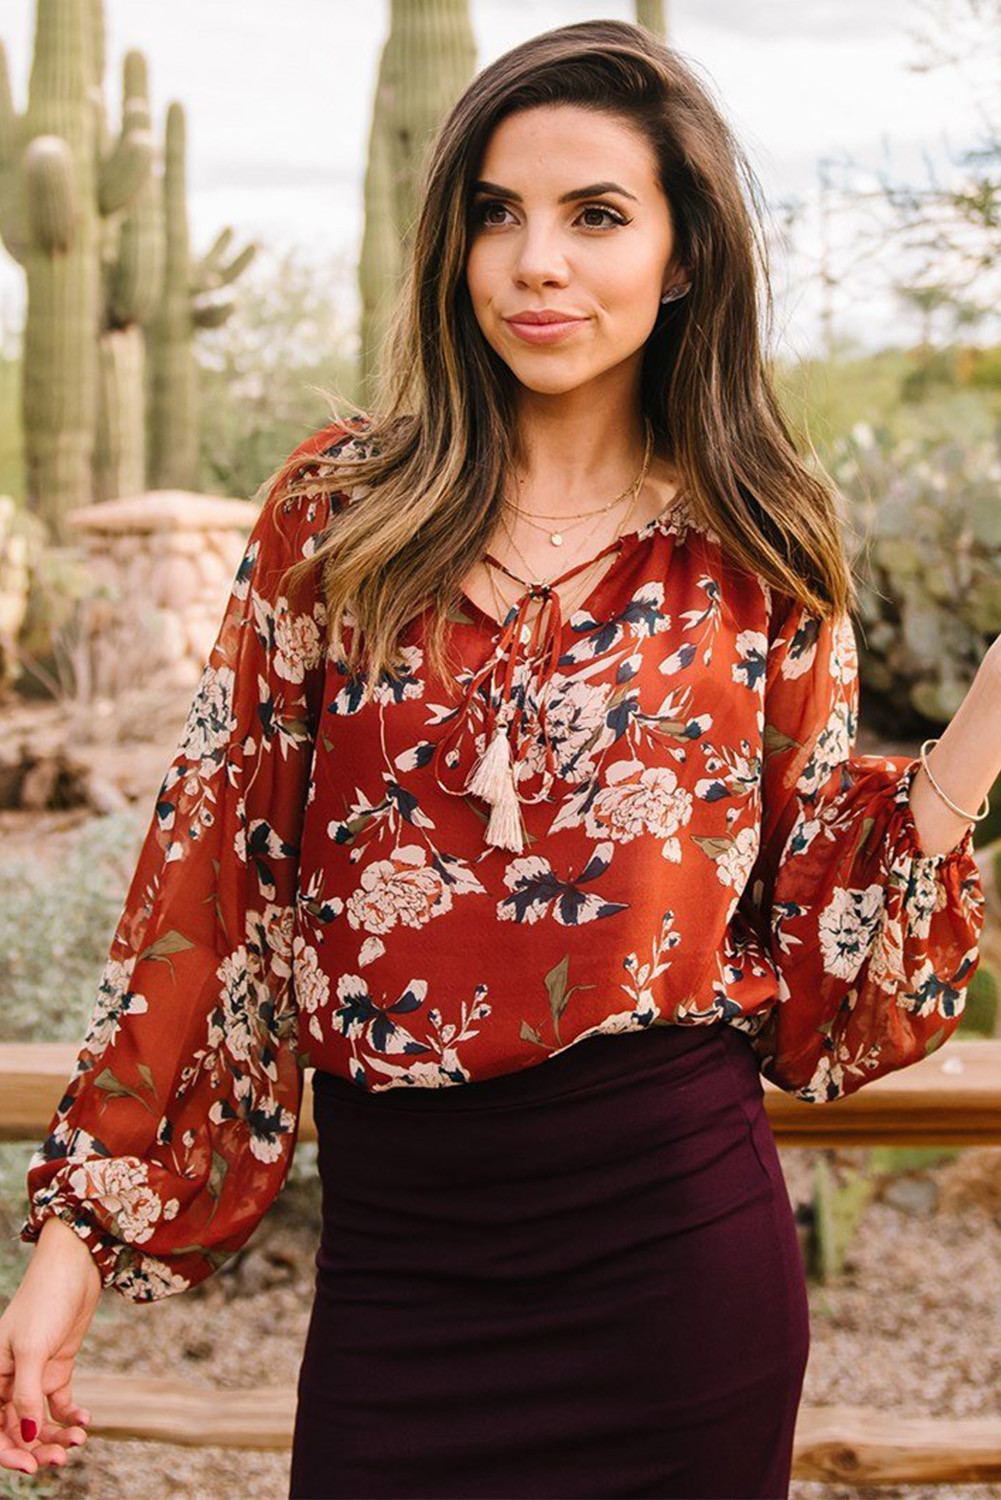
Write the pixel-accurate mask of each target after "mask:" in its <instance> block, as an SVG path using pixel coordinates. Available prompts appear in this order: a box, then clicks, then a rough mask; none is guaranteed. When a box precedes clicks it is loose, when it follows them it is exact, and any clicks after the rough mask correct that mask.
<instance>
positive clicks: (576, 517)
mask: <svg viewBox="0 0 1001 1500" xmlns="http://www.w3.org/2000/svg"><path fill="white" fill-rule="evenodd" d="M643 421H644V426H645V428H646V446H645V451H644V460H643V468H642V470H641V472H642V473H643V474H644V475H645V474H646V471H647V467H648V455H649V451H650V445H651V443H652V440H653V428H652V426H651V423H650V419H649V417H644V419H643ZM514 482H515V484H516V485H518V487H519V488H520V487H521V481H520V480H519V478H518V476H517V475H515V479H514ZM635 483H636V481H635V479H634V480H632V481H631V482H630V483H629V484H627V485H626V487H625V489H624V490H623V491H622V493H621V494H619V495H616V497H615V499H614V500H609V502H608V504H607V505H603V506H601V507H600V509H598V510H578V511H570V512H569V513H568V514H567V515H561V514H560V513H559V512H558V511H544V510H538V511H532V512H529V511H527V510H522V509H521V507H520V506H517V505H515V504H514V503H513V502H512V501H510V500H509V501H507V502H506V505H507V508H508V509H509V510H512V511H513V512H514V513H515V515H517V516H521V517H522V518H523V519H524V520H526V521H527V522H528V524H529V525H530V526H534V527H535V528H536V530H537V531H547V532H549V540H550V542H551V543H552V545H553V546H554V547H562V546H563V538H564V536H565V534H566V533H567V532H568V531H573V530H574V529H575V528H576V527H577V526H582V525H583V524H584V522H585V521H589V520H590V519H591V517H592V516H594V517H597V518H598V520H600V519H601V517H602V516H605V515H607V514H608V512H609V511H610V510H613V509H614V507H615V506H616V505H620V504H621V503H622V501H623V500H624V499H625V498H626V496H627V495H628V494H629V493H630V491H632V490H633V488H634V486H635ZM540 520H550V521H559V522H560V523H561V524H560V526H559V527H558V528H557V530H555V531H553V530H552V529H551V528H550V527H548V526H541V525H540V524H539V522H540ZM567 522H569V523H570V524H569V525H567V524H566V523H567ZM595 525H597V520H596V521H595ZM590 535H591V533H590V532H588V536H590Z"/></svg>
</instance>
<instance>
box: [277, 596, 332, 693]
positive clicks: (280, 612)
mask: <svg viewBox="0 0 1001 1500" xmlns="http://www.w3.org/2000/svg"><path fill="white" fill-rule="evenodd" d="M317 613H318V614H319V613H320V606H318V607H317ZM321 623H322V620H321V621H318V620H317V619H314V617H313V616H312V615H306V614H298V615H296V614H292V613H291V611H290V610H289V603H288V600H287V599H286V598H285V596H284V595H280V596H279V598H278V600H277V602H276V604H275V614H274V658H273V665H274V669H275V672H276V673H277V674H278V676H279V677H281V678H282V679H283V681H285V682H302V680H303V678H304V677H305V675H306V673H307V672H308V671H310V670H311V669H312V668H313V667H315V666H316V664H317V662H318V661H319V660H320V651H321V644H322V641H321V635H320V624H321Z"/></svg>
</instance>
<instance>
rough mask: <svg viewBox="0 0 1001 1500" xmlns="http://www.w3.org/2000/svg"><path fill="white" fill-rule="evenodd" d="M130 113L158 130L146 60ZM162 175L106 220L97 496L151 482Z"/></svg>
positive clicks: (135, 66)
mask: <svg viewBox="0 0 1001 1500" xmlns="http://www.w3.org/2000/svg"><path fill="white" fill-rule="evenodd" d="M122 96H123V98H124V100H125V110H126V118H127V119H128V120H129V121H130V122H131V123H133V124H134V126H135V128H137V129H141V130H148V131H151V130H152V121H151V118H150V103H149V84H148V79H147V70H146V59H145V58H144V57H143V55H142V53H141V52H130V53H129V54H128V56H127V57H126V59H125V68H124V87H123V90H122ZM158 186H159V185H158V182H157V178H156V175H155V173H151V174H150V176H149V178H148V180H147V181H146V182H145V183H144V184H143V186H142V188H141V189H140V191H139V192H138V193H137V194H136V196H135V198H134V199H133V201H132V203H131V205H130V207H129V209H128V210H127V212H126V213H125V214H124V215H120V216H119V217H118V218H117V219H112V220H108V221H106V225H107V227H106V231H105V237H104V246H103V255H102V259H103V269H104V279H103V291H104V297H103V313H102V328H101V336H100V350H99V361H100V372H99V384H98V393H99V399H98V414H97V442H96V447H95V453H94V492H95V495H96V498H97V499H98V500H113V499H116V498H117V497H118V496H121V495H135V494H138V493H139V491H141V490H143V489H145V488H146V408H145V389H146V378H145V369H146V344H145V337H144V334H143V327H142V325H143V324H144V323H146V322H148V321H149V319H150V318H151V317H152V316H153V314H154V312H155V310H156V307H157V305H158V303H159V301H160V298H161V296H162V294H163V208H162V203H161V199H160V193H159V191H158Z"/></svg>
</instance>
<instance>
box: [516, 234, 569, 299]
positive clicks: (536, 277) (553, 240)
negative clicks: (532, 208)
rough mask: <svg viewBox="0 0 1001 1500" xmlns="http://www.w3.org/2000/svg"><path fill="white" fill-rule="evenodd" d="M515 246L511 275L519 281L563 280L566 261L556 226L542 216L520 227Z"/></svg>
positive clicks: (565, 279) (564, 279)
mask: <svg viewBox="0 0 1001 1500" xmlns="http://www.w3.org/2000/svg"><path fill="white" fill-rule="evenodd" d="M516 246H517V248H516V251H515V257H514V275H515V278H516V280H517V281H518V282H519V283H520V284H522V285H524V286H532V285H535V284H536V283H539V282H546V283H553V282H555V283H556V284H558V285H565V284H566V281H567V274H568V273H567V261H566V256H565V254H564V253H563V250H562V248H561V245H560V230H559V228H558V226H556V225H555V224H549V223H547V222H546V221H544V220H542V219H539V220H536V222H535V223H534V224H530V225H529V226H528V227H527V228H525V229H523V230H522V231H521V233H520V234H519V235H518V237H517V240H516Z"/></svg>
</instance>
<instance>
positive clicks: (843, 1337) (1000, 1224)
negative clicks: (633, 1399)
mask: <svg viewBox="0 0 1001 1500" xmlns="http://www.w3.org/2000/svg"><path fill="white" fill-rule="evenodd" d="M816 1156H817V1153H816V1152H815V1151H810V1150H802V1149H793V1148H785V1149H783V1151H782V1152H781V1157H782V1164H783V1169H784V1171H785V1174H786V1181H787V1185H788V1187H789V1192H790V1196H791V1197H792V1200H793V1202H794V1203H798V1202H801V1201H806V1200H807V1199H808V1196H809V1181H810V1174H811V1169H812V1163H813V1161H814V1160H815V1159H816ZM863 1159H864V1153H863V1152H860V1151H853V1152H847V1151H846V1152H838V1153H837V1161H838V1162H839V1163H844V1164H845V1165H852V1164H855V1163H861V1161H862V1160H863ZM901 1183H905V1184H906V1186H905V1187H903V1188H902V1187H901V1186H900V1185H901ZM892 1197H893V1199H897V1200H899V1202H895V1201H891V1199H890V1198H888V1197H887V1196H886V1195H885V1193H884V1194H881V1195H880V1197H878V1198H877V1199H874V1200H873V1202H871V1203H870V1205H869V1207H868V1208H867V1210H866V1212H865V1216H864V1218H863V1220H862V1223H861V1225H860V1226H859V1228H858V1230H857V1231H856V1234H855V1237H854V1239H853V1241H852V1245H851V1251H850V1256H849V1258H848V1260H847V1262H846V1265H845V1270H844V1274H843V1275H842V1276H841V1277H840V1278H839V1279H838V1281H837V1282H835V1283H832V1284H830V1285H828V1286H821V1285H820V1284H819V1283H814V1282H812V1281H811V1282H810V1284H809V1291H810V1306H811V1329H812V1334H811V1351H810V1363H809V1367H808V1370H807V1376H806V1385H805V1389H804V1396H803V1399H804V1403H806V1404H809V1405H825V1404H830V1403H834V1402H845V1403H848V1404H851V1405H868V1406H871V1407H872V1408H873V1409H876V1410H885V1411H894V1412H898V1413H906V1414H908V1415H916V1414H920V1413H926V1414H927V1415H929V1416H943V1415H952V1416H972V1415H995V1416H997V1415H1001V1411H999V1402H1001V1149H997V1148H993V1147H984V1148H972V1147H971V1148H969V1149H967V1150H966V1151H964V1152H963V1153H962V1155H961V1156H960V1157H958V1158H957V1159H956V1160H955V1161H951V1162H947V1163H942V1164H939V1165H937V1166H935V1167H932V1168H925V1169H922V1170H920V1171H914V1172H911V1173H908V1174H905V1175H904V1176H901V1177H898V1178H897V1179H896V1186H895V1188H894V1189H893V1193H892ZM318 1232H319V1216H318V1198H317V1193H316V1185H315V1183H312V1184H311V1183H310V1182H309V1181H304V1182H294V1181H293V1182H290V1183H289V1185H288V1187H287V1189H286V1191H285V1192H284V1193H283V1195H282V1197H281V1198H280V1199H279V1200H278V1201H277V1203H276V1204H275V1205H274V1206H273V1207H272V1209H271V1211H270V1213H269V1214H268V1216H267V1217H266V1219H265V1220H264V1222H263V1224H262V1225H261V1228H260V1229H259V1231H258V1233H257V1234H256V1235H255V1237H254V1239H253V1241H252V1243H251V1245H250V1246H249V1247H248V1249H247V1250H246V1251H245V1253H244V1257H243V1258H242V1263H241V1265H240V1267H239V1269H238V1270H237V1271H235V1272H231V1271H230V1269H229V1268H228V1267H227V1268H225V1269H224V1270H223V1271H221V1272H219V1273H217V1275H216V1276H215V1277H213V1278H210V1280H209V1281H207V1282H205V1283H204V1284H203V1286H202V1287H201V1288H199V1289H196V1290H195V1291H192V1292H190V1293H187V1294H185V1295H183V1296H179V1297H172V1298H168V1299H167V1300H166V1301H164V1302H161V1303H155V1304H153V1305H151V1306H146V1307H137V1306H133V1305H130V1304H127V1303H124V1302H120V1300H119V1299H117V1298H115V1297H114V1296H113V1295H110V1296H108V1295H106V1297H105V1298H104V1304H103V1305H102V1311H103V1307H104V1305H107V1307H108V1309H109V1315H108V1316H107V1317H106V1318H104V1319H103V1320H102V1321H101V1322H100V1323H99V1324H98V1323H95V1324H94V1325H93V1326H92V1328H91V1331H90V1334H89V1335H88V1339H87V1342H86V1344H85V1346H84V1357H85V1359H86V1363H87V1365H88V1366H89V1367H90V1368H94V1369H98V1368H101V1369H117V1370H119V1371H121V1370H135V1371H137V1372H140V1371H141V1372H142V1373H143V1374H147V1375H187V1376H189V1377H190V1378H191V1379H192V1380H194V1381H203V1382H205V1383H206V1384H213V1385H220V1386H248V1385H254V1384H255V1383H258V1382H260V1383H271V1382H282V1381H288V1382H292V1383H294V1381H295V1379H296V1375H297V1373H298V1366H299V1360H300V1358H301V1352H302V1347H303V1343H304V1340H305V1336H306V1325H307V1321H308V1317H309V1309H310V1301H311V1297H312V1275H313V1256H314V1253H315V1247H316V1238H317V1235H318ZM288 1469H289V1454H288V1453H287V1452H282V1453H254V1452H245V1451H236V1450H227V1449H208V1448H202V1449H186V1448H179V1447H173V1446H167V1445H164V1444H156V1443H131V1442H121V1441H115V1442H111V1441H107V1440H102V1439H100V1438H92V1439H90V1440H88V1443H87V1445H86V1447H85V1448H84V1449H83V1450H82V1451H81V1452H78V1453H76V1454H74V1456H73V1457H72V1458H71V1459H70V1460H69V1461H68V1463H67V1465H66V1467H65V1469H64V1470H63V1471H62V1474H61V1476H60V1477H59V1484H58V1493H59V1494H60V1495H61V1496H62V1497H64V1500H121V1497H122V1496H129V1497H130V1500H233V1497H240V1500H243V1497H247V1496H253V1497H254V1500H286V1497H287V1494H288ZM790 1496H791V1500H867V1497H868V1500H892V1497H894V1496H900V1497H907V1500H1001V1485H988V1484H965V1485H955V1486H936V1485H901V1486H891V1487H875V1486H851V1485H827V1484H819V1483H814V1482H807V1481H801V1480H794V1481H793V1485H792V1488H791V1491H790Z"/></svg>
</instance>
